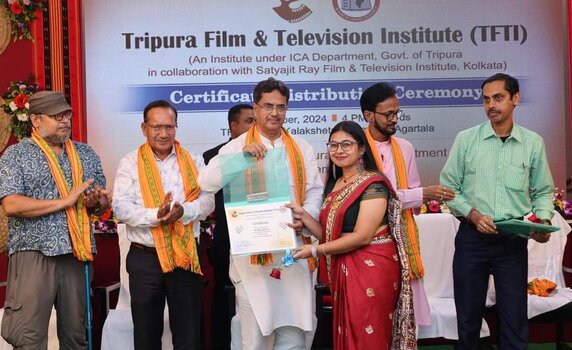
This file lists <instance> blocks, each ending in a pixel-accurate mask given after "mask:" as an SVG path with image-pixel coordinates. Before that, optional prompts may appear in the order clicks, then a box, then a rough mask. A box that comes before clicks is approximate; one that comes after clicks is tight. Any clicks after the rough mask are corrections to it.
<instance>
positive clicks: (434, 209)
mask: <svg viewBox="0 0 572 350" xmlns="http://www.w3.org/2000/svg"><path fill="white" fill-rule="evenodd" d="M428 210H429V212H431V213H439V212H441V205H440V204H439V202H438V201H436V200H432V201H429V208H428Z"/></svg>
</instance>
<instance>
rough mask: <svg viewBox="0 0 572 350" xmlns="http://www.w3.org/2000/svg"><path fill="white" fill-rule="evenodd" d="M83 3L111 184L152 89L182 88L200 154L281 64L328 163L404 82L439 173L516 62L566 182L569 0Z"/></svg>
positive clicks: (299, 116) (533, 116)
mask: <svg viewBox="0 0 572 350" xmlns="http://www.w3.org/2000/svg"><path fill="white" fill-rule="evenodd" d="M83 11H84V36H85V40H84V45H85V75H86V96H87V127H88V142H89V143H90V144H91V145H92V146H93V147H94V148H95V149H96V151H97V152H98V153H99V154H100V156H101V158H102V161H103V166H104V169H105V173H106V176H107V177H108V181H109V183H110V184H111V183H112V182H113V177H114V176H115V170H116V167H117V164H118V162H119V160H120V158H121V157H122V156H123V155H124V154H126V153H128V152H129V151H131V150H134V149H136V148H137V147H138V146H139V145H140V144H141V143H143V142H144V141H145V139H144V138H143V136H142V134H141V131H140V124H141V122H142V120H143V116H142V110H143V107H144V106H145V105H146V104H147V103H148V102H150V101H152V100H155V99H165V100H168V101H170V102H171V103H172V104H173V105H174V106H175V107H176V108H177V109H178V111H179V120H178V124H179V128H178V131H177V138H178V139H179V140H180V141H181V142H182V143H183V145H184V146H185V147H187V148H188V149H190V150H192V151H194V152H197V153H202V152H203V151H205V150H207V149H209V148H211V147H214V146H216V145H217V144H219V143H222V142H224V141H226V140H227V139H228V137H229V133H228V129H227V128H228V125H227V111H228V109H229V108H230V107H231V106H232V105H234V104H236V103H252V95H251V93H252V89H253V87H254V85H255V84H256V83H257V82H258V81H260V80H263V79H266V78H268V77H270V76H273V77H276V78H277V79H280V80H283V81H285V82H286V83H287V84H288V86H289V87H290V88H291V92H292V94H291V98H290V103H289V109H288V114H287V121H286V124H285V126H286V127H287V128H288V129H289V131H290V132H291V133H292V134H294V135H298V136H301V137H303V138H305V139H306V140H308V141H309V142H310V143H311V144H312V145H313V147H314V150H315V151H316V155H317V157H318V159H319V164H320V166H321V168H322V171H324V169H326V164H327V152H326V146H325V143H326V142H327V137H328V135H329V132H330V129H331V127H333V126H334V125H335V124H336V123H337V122H339V121H341V120H355V121H358V122H360V123H361V124H362V125H363V126H364V127H365V126H366V123H365V121H364V119H363V117H362V115H361V111H360V108H359V96H360V95H361V92H362V91H363V89H365V88H367V87H368V86H370V85H372V84H373V83H375V82H378V81H389V82H391V83H393V84H395V85H396V87H397V91H398V97H399V98H400V102H401V108H402V109H403V110H404V111H405V115H404V117H403V119H402V120H400V121H399V124H398V132H397V134H396V136H399V137H403V138H406V139H408V140H409V141H411V142H412V143H413V145H414V146H415V148H416V150H417V161H418V166H419V169H420V172H421V176H422V181H423V182H424V183H425V184H434V183H436V182H437V181H438V177H439V172H440V170H441V168H442V166H443V165H444V163H445V160H446V158H447V156H448V152H449V149H450V147H451V145H452V143H453V140H454V137H455V135H456V134H457V132H459V131H460V130H462V129H465V128H468V127H470V126H473V125H476V124H479V123H482V122H484V121H485V120H486V116H485V114H484V111H483V108H482V98H481V89H480V86H481V82H482V81H483V80H484V79H485V78H486V77H488V76H491V75H493V74H494V73H497V72H505V73H508V74H511V75H513V76H515V77H517V78H518V79H519V80H520V82H521V94H522V103H521V104H520V105H519V106H518V108H517V109H516V110H515V121H516V122H517V123H519V124H521V125H523V126H524V127H527V128H529V129H532V130H534V131H536V132H538V133H539V134H540V135H542V136H543V137H544V139H545V142H546V143H547V149H548V157H549V162H550V165H551V169H552V172H553V176H554V179H555V181H556V184H557V186H558V187H560V188H563V187H564V183H565V175H566V163H565V162H566V158H565V157H566V156H565V155H566V150H565V144H566V143H565V137H566V128H565V101H566V96H565V71H566V70H565V62H566V61H565V52H564V47H565V45H564V41H565V38H564V19H563V5H562V2H561V1H537V0H505V1H497V2H489V1H468V0H462V1H459V0H439V1H430V2H428V1H424V0H410V1H406V2H404V1H400V0H332V1H325V0H299V1H286V0H282V1H280V0H272V1H270V0H268V1H244V2H237V1H230V0H219V1H195V0H192V1H174V0H165V1H150V0H137V1H135V0H123V1H117V0H114V1H111V0H98V1H84V2H83Z"/></svg>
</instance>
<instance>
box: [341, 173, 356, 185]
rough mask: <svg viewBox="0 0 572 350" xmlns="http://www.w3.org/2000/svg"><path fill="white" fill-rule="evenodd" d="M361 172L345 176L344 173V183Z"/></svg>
mask: <svg viewBox="0 0 572 350" xmlns="http://www.w3.org/2000/svg"><path fill="white" fill-rule="evenodd" d="M358 174H359V171H358V172H357V173H353V174H352V175H350V176H348V177H345V176H343V175H342V179H343V180H344V183H347V182H348V180H349V179H351V178H352V177H354V176H356V175H358Z"/></svg>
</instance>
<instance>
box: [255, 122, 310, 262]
mask: <svg viewBox="0 0 572 350" xmlns="http://www.w3.org/2000/svg"><path fill="white" fill-rule="evenodd" d="M282 140H283V141H284V146H285V148H286V153H287V154H288V161H289V163H290V171H291V172H292V178H293V179H294V190H295V192H296V199H297V200H298V203H299V204H300V205H303V204H304V199H305V197H306V168H305V166H304V157H303V156H302V152H301V151H300V148H299V147H298V145H297V144H296V141H294V138H293V137H292V136H291V135H290V134H289V133H288V131H286V129H284V128H282ZM260 142H261V140H260V133H259V131H258V128H257V126H256V125H254V126H253V127H251V128H250V129H249V130H248V133H247V134H246V144H247V145H249V144H251V143H260ZM302 240H303V241H304V244H311V243H312V240H311V239H310V237H305V236H302ZM250 262H251V263H252V264H254V265H256V264H260V265H268V264H271V263H272V262H273V261H272V254H269V253H267V254H258V255H252V256H251V257H250ZM308 266H309V267H310V271H314V270H315V269H316V267H318V264H317V261H316V259H314V258H313V257H310V258H308Z"/></svg>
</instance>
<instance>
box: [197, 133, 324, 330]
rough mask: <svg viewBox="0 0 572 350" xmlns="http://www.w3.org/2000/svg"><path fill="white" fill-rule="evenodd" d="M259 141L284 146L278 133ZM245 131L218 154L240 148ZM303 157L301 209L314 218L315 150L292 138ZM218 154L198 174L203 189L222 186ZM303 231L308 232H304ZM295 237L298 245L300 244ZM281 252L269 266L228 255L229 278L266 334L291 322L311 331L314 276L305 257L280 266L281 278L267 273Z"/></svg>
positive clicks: (317, 189)
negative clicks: (241, 288)
mask: <svg viewBox="0 0 572 350" xmlns="http://www.w3.org/2000/svg"><path fill="white" fill-rule="evenodd" d="M260 138H261V141H262V143H263V144H264V145H265V146H266V147H267V148H268V149H272V148H275V147H284V142H283V140H282V138H281V137H280V138H279V139H277V140H274V144H272V143H271V142H270V140H268V139H266V138H265V137H264V136H262V135H260ZM245 140H246V133H245V134H242V135H241V136H239V137H238V138H236V139H234V140H232V141H230V142H229V143H228V144H226V145H225V146H224V147H222V148H221V149H220V151H219V155H224V154H229V153H237V152H242V149H243V147H244V143H245ZM295 141H296V143H297V145H298V147H299V148H300V150H301V152H302V155H303V157H304V165H305V168H306V196H305V200H304V205H303V206H304V209H305V210H306V211H307V212H308V213H309V214H310V215H312V216H313V217H314V218H317V217H318V214H319V211H320V206H321V204H322V195H323V192H324V185H323V183H322V180H321V178H320V174H319V172H318V166H317V163H316V159H315V154H314V150H313V149H312V147H311V146H310V144H309V143H308V142H306V141H305V140H303V139H299V138H295ZM221 182H222V181H221V171H220V160H219V157H218V156H217V157H215V158H213V159H212V160H211V161H210V162H209V164H208V165H207V166H206V168H204V169H203V170H201V172H200V174H199V185H200V186H201V189H202V190H205V191H210V192H216V191H218V190H219V189H220V188H222V183H221ZM290 198H292V200H294V198H295V191H294V183H293V181H292V175H291V173H290ZM304 234H305V235H310V234H309V233H307V232H304ZM302 244H303V243H302V239H301V237H298V245H302ZM283 256H284V253H275V254H273V258H274V264H273V265H271V266H259V265H252V264H251V263H250V257H249V256H231V259H230V278H231V280H232V281H233V283H234V284H235V285H237V284H239V283H242V285H243V286H244V288H245V290H246V293H247V295H248V300H249V302H250V304H251V306H252V310H253V312H254V315H255V317H256V320H257V322H258V326H259V327H260V330H261V332H262V334H263V335H265V336H267V335H270V334H272V332H273V331H274V330H275V329H276V328H279V327H282V326H294V327H298V328H300V329H302V330H304V331H307V332H309V331H313V328H314V326H313V319H314V309H315V305H314V299H315V292H314V280H313V276H312V274H311V273H310V270H309V269H308V263H307V260H305V259H304V260H297V261H296V263H294V264H293V265H292V266H290V267H287V268H283V269H282V274H281V279H279V280H278V279H274V278H272V277H270V272H271V270H272V268H273V267H275V266H274V265H278V263H279V262H280V261H281V258H282V257H283Z"/></svg>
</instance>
